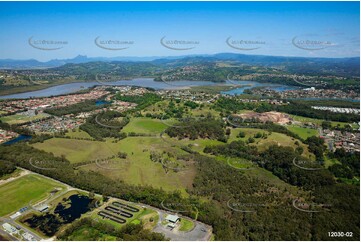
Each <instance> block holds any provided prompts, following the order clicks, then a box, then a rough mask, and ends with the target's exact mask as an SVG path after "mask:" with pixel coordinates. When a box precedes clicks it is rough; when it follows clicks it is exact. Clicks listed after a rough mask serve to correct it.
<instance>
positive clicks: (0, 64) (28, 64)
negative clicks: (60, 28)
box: [0, 53, 360, 69]
mask: <svg viewBox="0 0 361 242" xmlns="http://www.w3.org/2000/svg"><path fill="white" fill-rule="evenodd" d="M177 60H181V62H182V63H184V62H186V61H187V60H189V61H190V62H192V63H194V62H197V60H198V61H199V62H204V61H210V62H213V61H235V62H242V63H244V64H256V65H257V64H258V65H269V66H272V65H278V64H281V63H288V64H289V63H293V64H296V63H305V62H308V63H310V62H314V63H319V64H320V63H322V64H338V65H345V64H347V65H352V66H354V65H357V66H359V64H360V58H359V57H351V58H310V57H283V56H265V55H244V54H235V53H219V54H214V55H182V56H164V57H160V56H152V57H127V56H124V57H87V56H83V55H78V56H76V57H75V58H72V59H53V60H50V61H46V62H40V61H38V60H35V59H29V60H14V59H0V69H34V68H51V67H58V66H62V65H65V64H69V63H73V64H80V63H87V62H96V61H102V62H114V61H124V62H154V63H155V64H162V63H169V61H172V62H177Z"/></svg>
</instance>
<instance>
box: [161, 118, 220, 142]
mask: <svg viewBox="0 0 361 242" xmlns="http://www.w3.org/2000/svg"><path fill="white" fill-rule="evenodd" d="M165 132H166V133H167V134H168V135H169V136H170V137H177V138H178V139H185V138H189V139H191V140H195V139H198V138H201V139H205V138H208V139H215V140H219V141H224V142H225V141H226V140H227V139H226V136H225V132H224V123H223V122H222V121H220V120H216V119H214V118H212V117H207V118H205V119H200V120H192V119H189V120H187V121H186V122H185V121H183V122H182V123H179V124H175V126H174V127H169V128H168V129H166V131H165Z"/></svg>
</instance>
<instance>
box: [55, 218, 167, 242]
mask: <svg viewBox="0 0 361 242" xmlns="http://www.w3.org/2000/svg"><path fill="white" fill-rule="evenodd" d="M58 239H59V240H67V241H79V240H81V241H84V240H95V241H98V240H118V241H119V240H125V241H137V240H138V241H154V240H158V241H159V240H165V238H164V235H162V234H160V233H153V232H150V231H149V230H145V229H143V225H142V224H126V225H125V226H124V227H122V228H120V229H114V227H113V226H111V225H109V224H107V223H102V222H96V221H94V220H92V219H90V218H83V219H81V220H78V221H76V222H75V223H73V224H72V225H70V227H68V228H67V229H66V230H65V231H64V232H63V233H62V234H60V235H59V236H58Z"/></svg>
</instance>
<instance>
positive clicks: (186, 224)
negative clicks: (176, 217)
mask: <svg viewBox="0 0 361 242" xmlns="http://www.w3.org/2000/svg"><path fill="white" fill-rule="evenodd" d="M193 227H194V223H193V222H192V221H191V220H188V219H185V218H181V221H180V226H179V231H182V232H187V231H189V230H191V229H192V228H193Z"/></svg>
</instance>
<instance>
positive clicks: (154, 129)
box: [122, 118, 168, 134]
mask: <svg viewBox="0 0 361 242" xmlns="http://www.w3.org/2000/svg"><path fill="white" fill-rule="evenodd" d="M167 127H168V126H167V125H165V124H164V123H162V121H161V120H159V119H151V118H131V120H130V122H129V124H127V125H126V126H125V127H124V128H123V130H122V132H126V133H129V132H134V133H145V134H159V133H160V132H162V131H163V130H165V129H166V128H167Z"/></svg>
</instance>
